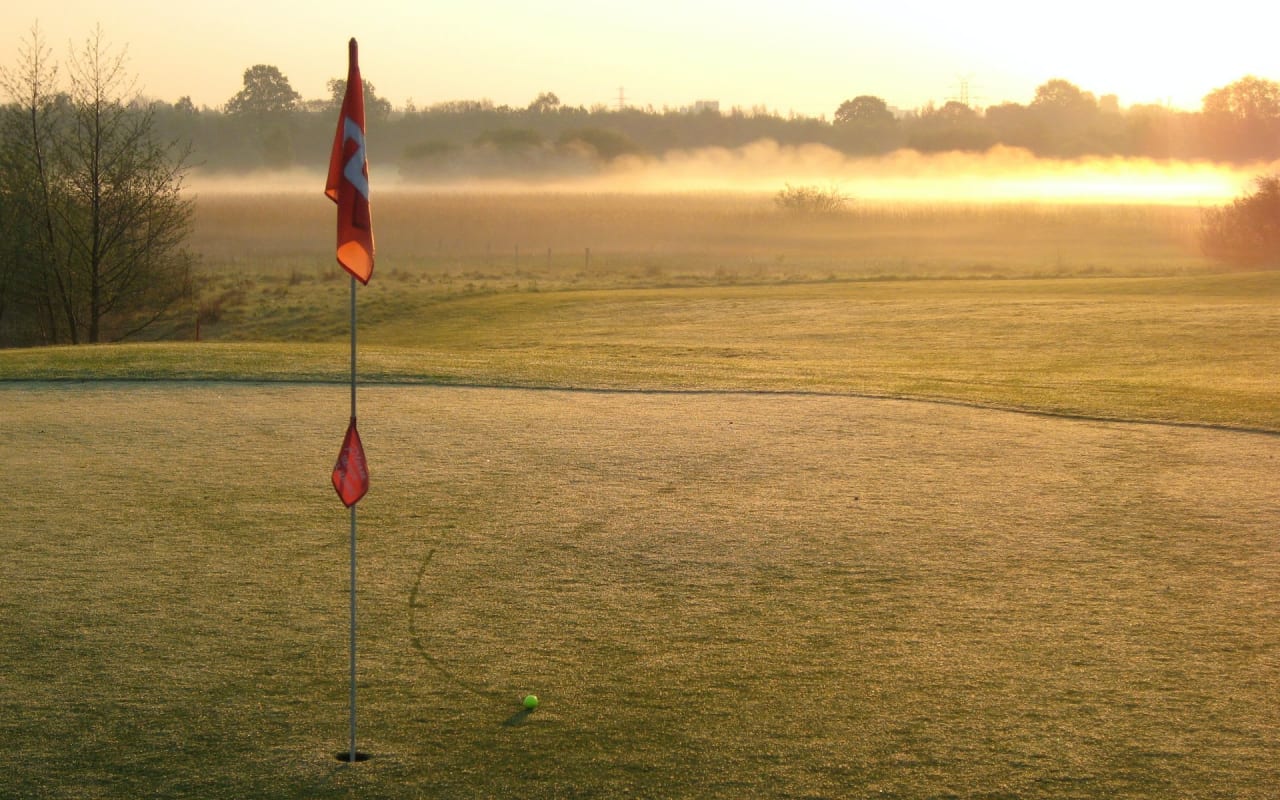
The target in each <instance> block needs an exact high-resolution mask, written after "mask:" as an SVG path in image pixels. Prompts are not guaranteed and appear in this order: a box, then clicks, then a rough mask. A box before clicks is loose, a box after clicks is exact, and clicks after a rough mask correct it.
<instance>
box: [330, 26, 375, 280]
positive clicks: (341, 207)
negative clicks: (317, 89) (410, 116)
mask: <svg viewBox="0 0 1280 800" xmlns="http://www.w3.org/2000/svg"><path fill="white" fill-rule="evenodd" d="M324 193H325V194H326V195H328V197H329V199H330V200H332V201H333V202H335V203H337V204H338V263H339V264H341V265H342V268H343V269H345V270H346V271H347V272H350V273H351V274H352V275H353V276H355V278H356V279H357V280H359V281H360V282H361V283H364V284H367V283H368V282H369V278H371V277H372V276H373V219H372V215H371V214H370V212H369V162H368V159H367V158H366V156H365V149H364V83H363V82H362V81H361V80H360V63H359V58H358V56H357V53H356V40H355V39H352V40H351V42H350V44H349V52H348V58H347V92H346V94H345V95H344V96H343V98H342V112H341V114H340V115H339V116H338V130H337V132H336V133H335V134H334V137H333V153H332V154H331V155H330V157H329V179H328V180H327V181H326V182H325V186H324Z"/></svg>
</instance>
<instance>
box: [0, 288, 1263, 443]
mask: <svg viewBox="0 0 1280 800" xmlns="http://www.w3.org/2000/svg"><path fill="white" fill-rule="evenodd" d="M280 286H281V287H282V288H284V289H285V292H286V296H290V297H291V296H295V295H299V294H302V293H310V294H308V295H307V296H308V297H309V298H310V299H309V300H307V301H305V302H300V303H299V305H298V307H297V308H291V307H289V306H287V305H286V304H285V303H283V302H282V303H280V304H279V305H270V306H267V305H265V302H266V301H265V300H260V302H261V303H263V304H264V305H263V306H261V307H260V309H261V310H260V311H259V312H256V313H255V315H254V318H253V319H251V320H250V319H244V320H242V321H241V322H239V323H234V324H233V323H228V327H225V328H224V332H223V338H221V339H218V340H216V341H205V342H201V343H199V344H195V343H168V344H148V345H128V346H112V347H96V348H44V349H38V350H30V351H4V352H0V377H4V378H9V379H15V378H16V379H82V380H83V379H102V378H108V379H110V378H117V379H138V378H142V379H153V378H183V379H227V380H238V379H242V378H249V379H262V380H303V381H312V380H323V381H336V380H344V379H345V378H346V377H347V376H348V375H349V358H348V354H347V353H348V349H349V341H348V337H349V335H350V334H349V322H348V319H347V313H348V300H349V289H348V287H347V286H346V285H344V284H342V283H341V282H336V283H335V282H322V283H309V284H305V285H302V286H301V287H297V286H295V287H292V288H290V287H289V286H288V285H287V284H283V283H282V284H280ZM358 307H359V309H360V310H359V315H360V322H359V330H360V333H359V337H360V339H359V347H360V357H359V365H358V366H359V372H360V377H361V380H362V381H364V382H366V383H386V382H401V383H404V382H410V383H436V384H454V385H458V384H464V385H487V386H493V385H497V386H526V387H557V388H596V389H627V390H733V391H796V390H802V391H812V392H826V393H844V394H861V395H874V396H886V397H913V398H928V399H937V400H949V401H955V402H962V403H970V404H976V405H984V406H993V407H1001V408H1016V409H1022V410H1027V411H1040V412H1048V413H1054V414H1063V415H1077V416H1088V417H1101V418H1108V419H1143V420H1161V421H1167V422H1180V423H1188V424H1210V425H1220V426H1230V427H1237V428H1247V429H1257V430H1269V431H1280V401H1278V400H1277V398H1278V397H1280V377H1278V376H1280V347H1278V346H1277V343H1280V272H1269V273H1238V274H1198V275H1184V276H1159V277H1157V276H1149V277H1129V278H1119V277H1110V278H1097V277H1093V278H1084V277H1081V278H1055V279H964V280H944V279H919V280H869V281H864V280H850V281H833V282H818V283H790V284H770V285H747V286H735V285H711V286H680V287H651V288H612V289H577V290H559V291H536V292H533V291H506V292H483V293H481V292H477V293H471V294H462V295H456V296H447V297H442V296H439V295H437V294H435V293H433V290H432V289H431V288H430V287H423V286H421V285H420V284H418V283H415V282H413V281H411V280H403V279H398V278H396V277H394V276H393V277H389V278H387V279H378V280H374V281H372V282H371V283H370V284H369V286H368V287H362V288H361V289H360V290H359V293H358ZM316 309H323V313H320V312H319V311H317V310H316ZM317 320H319V321H320V322H317ZM316 327H319V328H322V329H324V330H326V331H328V332H326V333H324V334H323V335H316V336H314V337H307V336H302V335H300V334H299V333H298V331H299V330H301V329H312V328H316ZM237 329H238V330H239V331H240V333H239V334H236V333H235V331H236V330H237ZM241 334H243V336H244V337H245V338H246V339H247V341H236V339H237V338H238V336H239V335H241Z"/></svg>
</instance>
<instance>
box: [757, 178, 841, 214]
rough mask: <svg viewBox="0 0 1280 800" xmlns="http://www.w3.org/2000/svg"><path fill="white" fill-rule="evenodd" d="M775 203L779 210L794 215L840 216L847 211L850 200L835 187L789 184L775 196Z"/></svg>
mask: <svg viewBox="0 0 1280 800" xmlns="http://www.w3.org/2000/svg"><path fill="white" fill-rule="evenodd" d="M773 202H774V204H775V205H777V207H778V208H779V209H781V210H783V211H786V212H788V213H792V214H838V213H841V212H842V211H844V210H845V207H846V206H847V205H848V203H849V198H848V196H847V195H845V194H843V193H841V192H840V190H839V189H838V188H837V187H835V186H832V187H830V188H828V189H823V188H821V187H818V186H792V185H791V184H789V183H788V184H787V185H786V188H785V189H782V190H780V191H779V192H778V193H777V194H776V195H774V196H773Z"/></svg>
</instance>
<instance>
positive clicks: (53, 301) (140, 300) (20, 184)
mask: <svg viewBox="0 0 1280 800" xmlns="http://www.w3.org/2000/svg"><path fill="white" fill-rule="evenodd" d="M45 55H46V51H45V50H44V49H43V47H42V46H41V45H40V42H39V37H38V33H36V32H33V44H32V47H31V49H30V50H29V51H28V52H27V53H25V54H24V62H23V65H22V67H21V69H20V71H19V72H18V73H17V74H16V75H11V74H9V73H6V75H5V88H7V89H8V90H9V91H10V94H14V89H15V88H16V89H22V90H23V93H22V95H21V99H22V102H21V104H20V109H19V112H15V114H14V115H11V118H10V120H9V122H10V124H9V125H6V128H5V150H6V152H8V151H10V150H12V151H13V152H14V153H15V154H17V155H18V156H20V155H21V154H23V153H25V154H27V155H29V156H31V157H32V160H31V162H30V163H28V164H26V165H24V164H23V163H22V162H21V158H20V157H17V158H15V159H6V162H5V163H6V167H7V168H6V169H5V170H4V173H3V178H4V187H3V188H4V191H5V192H6V193H7V194H8V195H10V196H12V197H14V198H15V203H16V204H18V205H20V206H21V207H22V208H23V209H24V214H23V215H22V217H21V225H22V228H23V230H22V234H23V236H22V240H23V241H24V242H26V243H27V245H26V247H27V249H28V250H29V251H30V255H31V260H30V261H29V262H28V263H30V264H35V265H36V268H35V270H34V272H35V273H37V274H38V275H39V277H40V279H41V280H40V286H39V287H38V288H39V290H40V292H41V293H42V294H41V297H40V300H39V302H40V303H42V304H43V306H45V307H46V308H47V312H46V313H45V314H43V315H42V318H47V319H46V321H47V324H48V327H47V330H45V331H43V334H44V339H45V340H46V341H52V342H57V341H70V342H71V343H81V342H99V341H106V340H118V339H124V338H127V337H129V336H131V335H134V334H136V333H138V332H139V331H141V330H142V329H144V328H146V327H147V326H149V325H150V324H151V323H153V322H155V321H156V320H157V319H159V318H160V317H161V316H163V315H164V314H165V313H166V311H168V310H169V309H170V308H171V307H172V306H173V305H174V303H176V302H177V301H178V300H180V299H182V298H183V297H185V296H186V294H187V291H188V288H189V271H190V265H191V257H190V255H189V254H188V253H187V251H186V250H185V249H184V247H183V244H184V242H185V239H186V236H187V234H188V232H189V230H190V225H191V213H192V205H191V201H189V200H187V199H185V198H183V196H182V182H183V179H184V176H185V172H186V152H185V151H180V150H176V148H175V146H174V145H172V144H164V143H161V142H158V141H157V140H156V138H155V136H153V129H154V116H153V111H152V109H151V107H150V106H147V105H140V104H137V103H132V102H129V101H130V100H132V97H131V94H132V91H133V86H132V81H131V79H130V77H129V76H128V74H127V73H126V72H125V68H124V65H125V57H124V53H123V52H113V51H112V50H111V49H110V48H109V47H108V46H107V44H106V42H105V40H104V38H103V35H102V31H101V29H98V30H97V31H95V33H94V34H93V35H92V36H90V37H89V39H88V40H87V41H86V42H85V44H84V46H83V48H82V49H81V50H80V51H79V52H77V53H74V54H73V55H72V56H71V58H70V61H69V69H68V92H67V93H66V94H65V95H62V94H55V93H53V92H52V91H51V89H52V87H51V85H50V78H51V73H50V72H49V71H48V70H47V68H44V67H43V66H42V65H43V64H44V63H45V62H44V58H45ZM17 113H20V114H21V118H22V119H23V121H24V124H23V125H22V127H21V130H20V134H21V135H20V136H19V133H18V126H17V124H16V122H15V120H16V119H17V116H16V114H17ZM25 271H26V272H32V270H31V269H27V270H25Z"/></svg>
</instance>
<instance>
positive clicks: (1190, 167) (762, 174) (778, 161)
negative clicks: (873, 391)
mask: <svg viewBox="0 0 1280 800" xmlns="http://www.w3.org/2000/svg"><path fill="white" fill-rule="evenodd" d="M473 166H477V167H479V166H485V167H487V168H485V169H477V170H475V171H473V172H472V173H471V174H469V175H465V176H460V175H458V174H456V173H453V172H450V171H446V170H442V171H441V172H440V174H439V175H438V176H433V175H431V174H426V175H419V176H415V177H414V178H412V179H409V178H405V177H403V176H401V175H398V174H396V173H395V172H390V173H387V174H383V173H380V172H379V170H378V162H377V153H376V151H375V152H373V153H371V155H370V173H371V176H372V181H373V186H374V189H375V191H376V190H377V189H378V188H385V189H411V188H423V189H430V190H442V191H443V190H448V191H457V190H482V191H499V192H502V191H521V192H524V191H531V190H538V191H553V192H570V193H574V192H635V193H649V194H660V193H668V192H751V193H773V192H777V191H779V190H780V189H783V188H784V187H785V186H786V185H788V184H789V185H793V186H798V185H817V186H821V187H823V188H835V189H837V190H839V191H840V192H841V193H843V194H844V195H846V196H847V197H849V198H850V199H851V200H853V201H867V202H927V203H1000V202H1036V201H1043V202H1050V203H1122V204H1123V203H1142V204H1146V203H1156V204H1171V205H1213V204H1221V203H1224V202H1227V201H1229V200H1231V199H1232V198H1234V197H1237V196H1239V195H1240V194H1242V193H1243V192H1245V191H1246V190H1248V188H1249V186H1250V184H1251V182H1252V181H1253V179H1254V178H1255V176H1257V175H1258V174H1261V173H1266V172H1275V171H1277V170H1280V162H1275V163H1271V164H1256V165H1224V164H1218V163H1210V162H1190V161H1174V160H1155V159H1149V158H1118V157H1087V158H1081V159H1074V160H1059V159H1045V158H1039V157H1037V156H1035V155H1033V154H1031V153H1030V152H1028V151H1026V150H1022V149H1018V148H1009V147H996V148H992V149H991V150H988V151H986V152H983V153H963V152H951V153H937V154H922V153H918V152H915V151H911V150H902V151H898V152H895V153H891V154H889V155H885V156H878V157H869V158H857V157H850V156H848V155H845V154H843V153H840V152H838V151H836V150H833V149H831V148H829V147H826V146H824V145H802V146H783V145H779V144H778V143H776V142H774V141H771V140H761V141H758V142H754V143H752V144H749V145H746V146H743V147H738V148H722V147H709V148H701V149H697V150H675V151H670V152H668V153H666V154H664V155H663V156H661V157H640V156H628V157H623V158H620V159H617V160H616V161H614V162H612V163H611V164H609V165H607V166H598V167H596V168H594V169H586V168H584V166H583V165H582V164H580V163H577V162H574V161H572V160H566V161H565V163H564V164H561V165H550V166H549V167H548V168H547V169H543V170H540V171H539V172H538V174H537V175H536V176H529V175H522V176H520V177H512V176H510V175H508V174H504V170H503V169H502V164H501V163H499V162H497V161H495V162H494V163H491V164H488V165H473ZM323 183H324V178H323V176H322V175H321V174H320V173H319V172H318V171H309V170H301V169H294V170H288V171H277V172H255V173H253V174H251V175H239V176H228V175H226V173H220V174H217V175H210V174H203V173H200V172H199V171H196V172H194V173H193V174H192V175H191V176H190V181H189V184H190V187H191V188H192V189H194V190H195V191H196V192H197V193H214V192H254V191H261V192H294V191H302V192H308V191H317V192H318V191H319V190H320V187H322V185H323Z"/></svg>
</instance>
